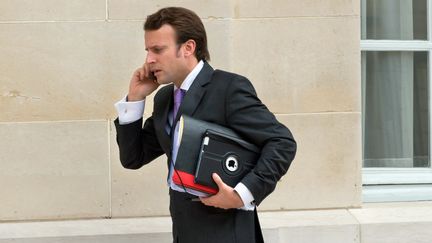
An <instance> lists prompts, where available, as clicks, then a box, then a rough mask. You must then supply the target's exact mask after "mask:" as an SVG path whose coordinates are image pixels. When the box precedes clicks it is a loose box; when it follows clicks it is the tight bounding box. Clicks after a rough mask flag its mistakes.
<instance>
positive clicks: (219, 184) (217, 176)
mask: <svg viewBox="0 0 432 243" xmlns="http://www.w3.org/2000/svg"><path fill="white" fill-rule="evenodd" d="M212 177H213V180H214V182H216V185H217V186H218V188H219V190H220V189H221V188H222V187H223V186H224V185H225V183H224V182H223V181H222V179H221V178H220V176H219V175H218V174H216V173H213V175H212Z"/></svg>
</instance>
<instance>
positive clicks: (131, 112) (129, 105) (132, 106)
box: [114, 96, 145, 125]
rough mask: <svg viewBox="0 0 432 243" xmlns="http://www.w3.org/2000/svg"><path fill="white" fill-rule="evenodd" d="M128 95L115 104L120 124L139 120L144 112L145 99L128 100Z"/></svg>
mask: <svg viewBox="0 0 432 243" xmlns="http://www.w3.org/2000/svg"><path fill="white" fill-rule="evenodd" d="M126 97H127V96H125V97H124V98H123V99H121V100H120V101H118V102H117V103H115V104H114V106H115V108H116V109H117V113H118V118H119V124H120V125H126V124H129V123H132V122H135V121H138V120H139V119H141V118H142V117H143V114H144V107H145V99H144V100H140V101H129V102H128V101H126Z"/></svg>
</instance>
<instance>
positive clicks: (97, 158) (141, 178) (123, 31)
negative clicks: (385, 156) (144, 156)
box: [0, 0, 361, 221]
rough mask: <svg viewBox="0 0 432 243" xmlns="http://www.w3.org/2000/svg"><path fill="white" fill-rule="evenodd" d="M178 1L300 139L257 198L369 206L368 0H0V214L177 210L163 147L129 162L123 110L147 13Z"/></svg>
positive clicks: (71, 215)
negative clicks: (284, 167) (364, 142)
mask: <svg viewBox="0 0 432 243" xmlns="http://www.w3.org/2000/svg"><path fill="white" fill-rule="evenodd" d="M170 5H181V6H184V7H188V8H191V9H193V10H195V11H196V12H197V13H198V14H199V15H200V17H202V19H203V21H204V24H205V26H206V29H207V33H208V38H209V49H210V53H211V62H210V64H211V65H212V66H213V67H214V68H218V69H224V70H227V71H232V72H236V73H239V74H242V75H244V76H246V77H248V78H249V79H250V80H251V81H252V83H253V84H254V86H255V88H256V89H257V92H258V95H259V97H260V98H261V99H262V101H263V102H264V103H265V104H267V106H268V107H269V109H270V110H271V111H272V112H274V113H275V114H276V116H277V117H278V119H279V120H280V121H281V122H283V123H284V124H285V125H286V126H288V127H289V128H290V129H291V130H292V132H293V134H294V136H295V138H296V140H297V141H298V153H297V157H296V159H295V160H294V162H293V164H292V167H291V168H290V170H289V172H288V173H287V175H286V176H284V177H283V178H282V181H281V182H280V183H279V184H278V187H277V189H276V191H275V192H274V193H273V194H271V196H269V197H268V198H267V199H266V200H265V201H264V202H263V204H262V205H261V206H260V207H259V210H260V211H262V212H263V211H270V210H271V211H274V210H299V209H326V208H357V207H360V206H361V108H360V105H361V95H360V92H361V88H360V87H361V85H360V47H359V43H360V16H359V15H360V10H359V7H360V3H359V1H357V0H338V1H336V0H325V1H304V0H289V1H282V0H279V1H276V0H275V1H247V0H231V1H229V0H222V1H221V0H217V1H216V0H206V1H190V0H185V1H181V4H180V3H179V1H171V0H165V1H156V0H152V1H140V0H122V1H120V0H94V1H87V0H86V1H85V0H75V1H66V0H60V1H59V0H56V1H54V0H36V1H25V0H15V1H0V111H1V112H0V137H1V138H2V140H1V141H0V196H1V198H2V199H1V203H0V221H9V220H39V219H85V218H105V217H113V218H121V217H137V216H164V215H168V189H167V186H166V181H165V180H166V170H167V168H166V163H165V158H163V157H161V158H159V159H157V160H156V161H154V162H153V163H152V164H150V165H147V166H145V167H143V168H142V169H140V170H137V171H131V170H125V169H123V168H122V167H121V165H120V162H119V159H118V148H117V145H116V142H115V129H114V127H113V123H112V121H113V120H114V119H115V117H116V113H115V109H114V107H113V104H114V103H115V102H116V101H117V100H119V99H120V98H122V97H123V95H125V94H126V92H127V89H128V82H129V78H130V76H131V74H132V72H133V70H135V69H136V68H137V67H139V66H140V65H141V64H142V62H143V60H144V57H145V51H144V46H143V44H144V42H143V31H142V24H143V21H144V19H145V17H146V16H147V15H148V14H151V13H153V12H154V11H156V10H157V9H158V8H160V7H163V6H170ZM151 106H152V103H151V99H149V102H148V104H147V106H146V111H145V114H146V115H148V114H149V112H150V111H151Z"/></svg>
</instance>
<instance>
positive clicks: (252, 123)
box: [115, 7, 296, 243]
mask: <svg viewBox="0 0 432 243" xmlns="http://www.w3.org/2000/svg"><path fill="white" fill-rule="evenodd" d="M144 30H145V48H146V51H147V58H146V62H145V64H144V65H143V67H141V68H139V69H137V70H136V71H135V72H134V74H133V76H132V79H131V81H130V86H129V93H128V95H127V96H126V97H125V98H124V99H123V100H122V101H119V102H118V103H117V104H116V108H117V111H118V113H119V118H118V119H116V121H115V125H116V129H117V142H118V145H119V150H120V160H121V163H122V165H123V166H124V167H125V168H129V169H138V168H140V167H142V166H143V165H145V164H147V163H149V162H151V161H153V160H154V159H155V158H157V157H159V156H160V155H162V154H166V155H167V156H168V171H169V173H168V185H169V187H170V189H169V191H170V193H169V194H170V213H171V217H172V222H173V240H174V242H182V243H183V242H186V243H193V242H198V243H201V242H205V243H211V242H224V243H229V242H245V243H246V242H247V243H251V242H262V241H263V238H262V234H261V228H260V225H259V221H258V217H257V213H256V206H258V205H259V204H260V203H261V202H262V201H263V199H264V198H265V197H266V196H268V195H269V194H270V193H271V192H272V191H273V190H274V188H275V186H276V183H277V181H278V180H279V179H280V178H281V177H282V176H283V175H284V174H285V173H286V172H287V170H288V167H289V166H290V164H291V161H292V160H293V159H294V155H295V152H296V142H295V141H294V139H293V137H292V135H291V132H290V131H289V130H288V129H287V128H286V127H285V126H284V125H282V124H280V123H279V122H278V121H277V120H276V118H275V116H274V115H273V114H272V113H271V112H270V111H269V110H268V109H267V108H266V106H265V105H264V104H262V103H261V101H260V100H259V99H258V98H257V95H256V92H255V90H254V88H253V86H252V84H251V83H250V81H249V80H248V79H246V78H245V77H242V76H240V75H237V74H233V73H228V72H224V71H220V70H213V68H212V67H211V66H210V65H209V64H208V63H207V60H209V58H210V55H209V52H208V50H207V39H206V33H205V29H204V26H203V24H202V22H201V20H200V18H199V17H198V16H197V15H196V14H195V13H193V12H192V11H190V10H187V9H184V8H175V7H171V8H164V9H161V10H159V11H158V12H156V13H154V14H152V15H150V16H148V17H147V20H146V22H145V24H144ZM163 84H166V85H165V86H164V87H162V88H161V89H159V91H158V92H157V93H156V95H155V97H154V107H153V113H152V116H151V117H149V118H147V119H146V121H145V123H144V126H143V125H142V122H143V118H142V115H143V110H144V102H145V101H144V100H145V98H146V97H147V96H148V95H150V94H151V93H152V92H154V91H155V90H156V89H157V88H158V87H159V85H163ZM181 114H186V115H189V116H191V117H194V118H196V119H200V120H204V121H208V122H212V123H216V124H219V125H222V126H225V127H228V128H231V129H233V130H234V131H235V132H237V133H238V134H239V135H241V136H242V137H243V138H245V139H246V140H247V141H249V142H251V143H253V144H255V145H257V146H258V147H259V148H261V155H260V157H259V159H258V161H257V162H256V165H255V167H254V168H253V169H252V171H250V172H249V173H248V174H247V175H246V176H245V177H244V178H243V179H242V180H241V182H240V183H238V184H237V185H236V186H235V187H234V188H232V187H230V186H228V185H226V184H225V183H224V182H223V181H222V180H221V179H220V177H219V176H218V175H217V174H213V179H214V180H215V182H216V184H217V185H218V187H219V190H218V193H217V194H215V195H213V196H210V197H207V196H206V195H204V194H202V193H200V192H198V191H193V190H191V191H188V192H185V191H184V190H185V189H184V188H181V187H178V186H176V185H175V184H174V183H172V171H173V161H175V158H176V156H177V150H178V146H179V142H178V140H179V139H178V124H177V121H178V119H179V117H180V116H181Z"/></svg>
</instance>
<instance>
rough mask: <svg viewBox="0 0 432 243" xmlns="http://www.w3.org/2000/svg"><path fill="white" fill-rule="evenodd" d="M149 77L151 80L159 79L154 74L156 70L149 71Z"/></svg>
mask: <svg viewBox="0 0 432 243" xmlns="http://www.w3.org/2000/svg"><path fill="white" fill-rule="evenodd" d="M149 79H151V80H157V78H156V76H155V75H154V72H150V73H149Z"/></svg>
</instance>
